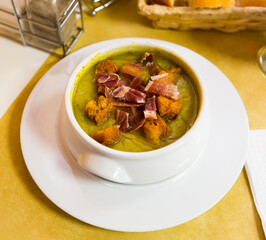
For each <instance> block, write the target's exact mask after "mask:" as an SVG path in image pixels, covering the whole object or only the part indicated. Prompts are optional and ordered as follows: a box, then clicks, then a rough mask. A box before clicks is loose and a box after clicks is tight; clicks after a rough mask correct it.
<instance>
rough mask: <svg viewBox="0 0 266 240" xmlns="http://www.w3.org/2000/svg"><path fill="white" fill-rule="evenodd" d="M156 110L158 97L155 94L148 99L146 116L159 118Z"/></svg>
mask: <svg viewBox="0 0 266 240" xmlns="http://www.w3.org/2000/svg"><path fill="white" fill-rule="evenodd" d="M156 110H157V107H156V97H155V95H153V97H150V98H148V99H147V101H146V104H145V110H144V117H145V118H152V119H157V115H156Z"/></svg>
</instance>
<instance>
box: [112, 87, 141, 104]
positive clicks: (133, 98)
mask: <svg viewBox="0 0 266 240" xmlns="http://www.w3.org/2000/svg"><path fill="white" fill-rule="evenodd" d="M113 96H114V97H115V98H118V99H121V100H123V101H127V102H135V103H145V97H146V95H145V94H144V93H143V92H140V91H138V90H136V89H134V88H131V87H127V86H122V87H118V88H116V89H115V90H114V91H113Z"/></svg>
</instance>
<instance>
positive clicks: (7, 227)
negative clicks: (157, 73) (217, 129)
mask: <svg viewBox="0 0 266 240" xmlns="http://www.w3.org/2000/svg"><path fill="white" fill-rule="evenodd" d="M84 21H85V33H84V34H83V35H82V36H81V38H80V40H79V41H78V42H77V44H76V45H75V47H74V49H73V51H75V50H77V49H80V48H82V47H84V46H87V45H89V44H91V43H95V42H99V41H102V40H107V39H112V38H119V37H149V38H156V39H162V40H167V41H170V42H173V43H177V44H180V45H182V46H185V47H187V48H190V49H191V50H193V51H195V52H197V53H199V54H201V55H202V56H204V57H206V58H207V59H209V60H210V61H211V62H213V63H214V64H215V65H216V66H217V67H218V68H220V69H221V70H222V71H223V72H224V73H225V74H226V75H227V77H228V78H229V79H230V80H231V81H232V83H233V85H234V86H235V87H236V89H237V90H238V92H239V94H240V96H241V98H242V100H243V102H244V104H245V107H246V110H247V113H248V118H249V122H250V129H262V128H266V77H265V75H263V73H262V72H261V71H260V70H259V68H258V65H257V63H256V57H257V51H258V50H259V48H260V47H261V46H262V45H263V44H264V43H266V33H265V32H240V33H236V34H226V33H220V32H216V31H193V32H178V31H174V30H163V29H154V28H152V25H151V22H150V21H149V20H147V19H145V18H144V17H142V16H139V15H138V14H137V2H136V1H135V0H120V1H118V2H116V3H115V4H113V5H112V6H110V7H109V8H108V9H105V10H103V11H101V12H99V13H98V14H97V16H96V17H89V16H88V15H86V14H85V16H84ZM58 61H59V59H57V58H56V57H52V56H51V57H49V58H48V59H47V60H46V62H45V63H44V64H43V66H42V67H41V68H40V69H39V71H38V72H37V73H36V74H35V76H34V77H33V78H32V79H31V81H30V82H29V84H28V85H27V86H26V87H25V89H24V90H23V91H22V92H21V94H20V95H19V96H18V97H17V99H16V100H15V101H14V102H13V104H12V105H11V106H10V108H9V109H8V111H7V112H6V113H5V115H4V116H3V117H2V118H1V119H0V166H1V167H0V239H1V240H5V239H12V240H13V239H28V240H30V239H34V240H35V239H38V240H41V239H79V240H82V239H97V240H98V239H110V240H112V239H116V240H118V239H127V240H130V239H134V240H138V239H145V240H149V239H156V240H159V239H167V240H171V239H175V240H176V239H204V240H205V239H226V240H229V239H233V240H236V239H249V240H251V239H265V237H264V234H263V229H262V226H261V221H260V218H259V216H258V213H257V211H256V208H255V205H254V201H253V197H252V194H251V190H250V187H249V183H248V179H247V175H246V173H245V170H243V171H242V173H241V175H240V176H239V178H238V180H237V182H236V183H235V184H234V186H233V187H232V189H231V190H230V191H229V192H228V193H227V194H226V196H225V197H224V198H223V199H222V200H221V201H220V202H219V203H217V204H216V205H215V206H214V207H213V208H211V209H210V210H208V211H207V212H205V213H204V214H202V215H201V216H199V217H197V218H195V219H193V220H191V221H189V222H187V223H184V224H182V225H179V226H176V227H172V228H169V229H165V230H160V231H154V232H146V233H124V232H115V231H110V230H106V229H101V228H98V227H95V226H91V225H89V224H86V223H83V222H81V221H79V220H77V219H75V218H73V217H71V216H70V215H68V214H67V213H65V212H64V211H62V210H61V209H59V208H58V207H57V206H55V205H54V204H53V203H52V202H51V201H50V200H48V199H47V197H46V196H45V195H44V194H43V193H42V192H41V190H40V189H39V188H38V186H37V185H36V184H35V182H34V181H33V180H32V178H31V176H30V174H29V172H28V170H27V168H26V165H25V163H24V159H23V156H22V153H21V147H20V133H19V132H20V121H21V116H22V112H23V108H24V106H25V103H26V101H27V98H28V97H29V95H30V93H31V90H32V89H33V87H34V86H35V84H36V83H37V82H38V81H39V79H40V78H41V77H42V76H43V74H44V73H45V72H46V71H47V70H48V69H49V68H51V67H52V66H53V65H54V64H55V63H56V62H58ZM224 97H226V96H224Z"/></svg>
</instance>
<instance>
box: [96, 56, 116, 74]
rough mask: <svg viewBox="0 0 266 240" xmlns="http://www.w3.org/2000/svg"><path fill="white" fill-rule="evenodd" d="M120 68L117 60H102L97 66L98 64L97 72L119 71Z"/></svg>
mask: <svg viewBox="0 0 266 240" xmlns="http://www.w3.org/2000/svg"><path fill="white" fill-rule="evenodd" d="M118 70H119V67H118V66H117V64H116V63H115V62H113V61H112V60H108V59H105V60H102V61H100V62H99V63H98V64H97V66H96V72H97V73H108V74H111V73H117V72H118Z"/></svg>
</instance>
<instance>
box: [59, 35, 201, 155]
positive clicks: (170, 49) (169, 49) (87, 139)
mask: <svg viewBox="0 0 266 240" xmlns="http://www.w3.org/2000/svg"><path fill="white" fill-rule="evenodd" d="M126 46H128V47H132V46H134V47H135V46H136V47H138V46H139V47H143V48H150V49H155V50H156V49H160V50H162V51H163V52H164V53H166V54H170V55H173V56H175V57H176V58H178V59H180V60H181V62H183V63H184V64H185V65H187V66H188V67H189V68H190V70H191V71H192V72H193V74H195V76H196V77H197V79H198V85H199V86H198V87H199V88H200V89H199V92H200V94H201V96H200V98H201V105H200V106H199V112H198V114H197V116H196V119H195V121H194V123H193V125H192V127H191V128H190V129H189V130H188V131H187V132H186V133H185V134H184V135H183V136H181V137H180V138H178V139H177V140H175V141H174V142H173V143H171V144H169V145H166V146H164V147H162V148H159V149H155V150H151V151H145V152H126V151H121V150H116V149H112V148H109V147H107V146H105V145H102V144H101V143H99V142H97V141H96V140H94V139H93V138H92V137H90V136H89V135H88V134H87V133H86V132H85V131H84V130H83V129H82V128H81V127H80V125H79V124H78V122H77V120H76V118H75V116H74V113H73V109H72V103H71V91H72V87H73V84H74V83H75V82H76V81H77V80H78V78H76V76H77V74H78V73H79V72H80V71H81V69H82V67H83V66H85V65H86V64H87V63H88V62H89V61H90V60H91V59H93V58H94V57H98V56H101V55H104V54H107V53H108V51H112V50H114V52H115V50H117V51H119V49H121V48H123V47H126ZM64 100H65V110H66V113H67V117H68V119H69V121H70V123H71V124H72V126H73V127H74V128H75V130H76V132H77V133H78V135H79V136H80V137H81V138H82V139H83V140H84V141H85V142H87V143H89V144H90V145H92V146H93V147H94V149H97V150H98V151H100V153H101V154H104V155H105V156H112V157H118V158H124V159H125V158H126V159H145V158H151V157H152V156H153V155H156V156H159V155H162V154H164V153H168V152H169V151H172V150H174V149H176V148H177V147H178V146H179V145H182V144H183V143H184V142H186V141H187V139H189V138H190V137H191V135H192V134H193V132H194V131H195V129H196V128H198V127H199V125H200V122H201V121H202V119H203V115H205V111H206V91H205V87H204V83H203V80H202V77H201V74H199V73H198V71H197V70H196V69H195V68H194V67H192V66H191V65H190V64H189V61H188V59H186V57H184V56H180V55H179V54H178V53H177V51H176V49H175V48H174V47H172V46H167V45H165V44H162V43H154V42H152V41H147V40H142V39H139V40H133V41H132V40H130V39H128V40H127V39H126V40H125V41H123V42H122V43H116V44H112V45H111V46H105V47H102V48H100V49H98V50H96V51H94V52H93V53H91V54H89V55H88V56H87V57H86V58H85V59H83V60H82V61H81V62H80V63H79V64H78V65H77V67H76V68H75V69H74V70H73V72H72V74H71V75H70V77H69V80H68V83H67V86H66V89H65V99H64Z"/></svg>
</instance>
